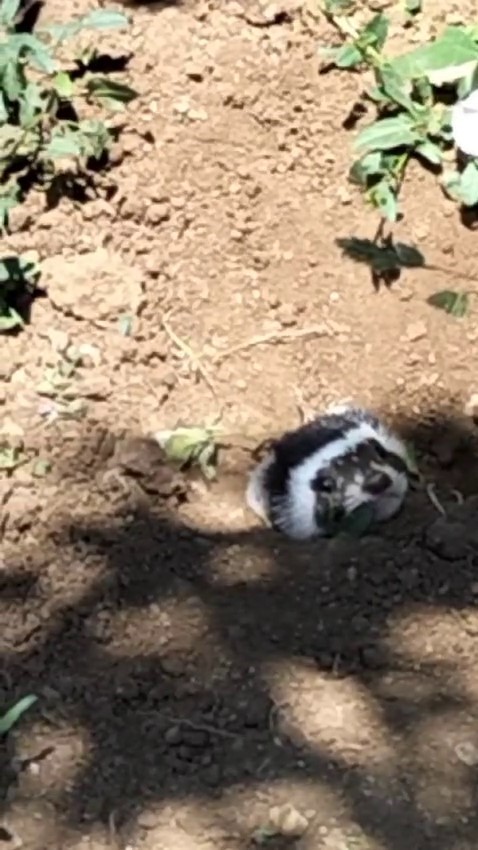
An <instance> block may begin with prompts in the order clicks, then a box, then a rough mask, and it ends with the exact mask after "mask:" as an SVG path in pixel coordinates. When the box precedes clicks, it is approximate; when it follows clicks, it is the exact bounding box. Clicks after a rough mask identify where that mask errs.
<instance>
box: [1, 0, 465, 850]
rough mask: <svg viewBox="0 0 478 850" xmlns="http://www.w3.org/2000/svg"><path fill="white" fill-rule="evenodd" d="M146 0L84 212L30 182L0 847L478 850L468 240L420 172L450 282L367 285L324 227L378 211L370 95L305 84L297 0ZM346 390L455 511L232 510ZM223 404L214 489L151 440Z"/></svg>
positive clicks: (57, 13)
mask: <svg viewBox="0 0 478 850" xmlns="http://www.w3.org/2000/svg"><path fill="white" fill-rule="evenodd" d="M378 5H380V4H375V6H378ZM465 6H466V4H460V9H461V12H462V14H463V16H464V17H465V18H466V17H467V15H466V14H465V13H466V12H467V9H465ZM86 8H87V3H86V2H85V0H77V2H75V4H70V6H69V8H68V9H66V8H65V7H63V5H62V4H59V3H58V2H57V0H47V2H46V6H45V8H44V10H43V13H42V15H43V17H44V19H45V20H47V19H48V20H51V19H56V20H58V19H65V18H67V17H69V16H70V15H71V14H73V13H80V12H83V11H85V10H86ZM468 11H469V15H468V19H470V20H471V19H472V17H473V9H472V6H471V5H470V8H469V10H468ZM131 14H132V27H131V28H130V30H129V31H127V32H125V33H121V34H119V35H118V34H116V33H115V34H114V36H111V37H110V36H105V37H104V40H103V36H102V42H101V46H102V49H104V50H105V52H111V53H112V54H113V55H116V56H118V55H124V54H129V53H132V58H131V60H130V63H129V66H128V74H129V78H130V79H129V81H130V82H131V84H132V85H133V86H135V87H136V88H137V89H138V91H139V92H140V94H141V96H140V98H139V99H138V101H137V102H135V103H134V104H133V105H132V108H131V110H130V112H129V113H128V119H127V124H126V127H125V129H124V131H123V133H122V134H121V136H120V139H119V142H118V143H117V145H116V146H115V148H114V150H113V155H112V168H111V169H110V170H109V171H108V172H107V174H106V175H103V176H102V177H100V178H99V185H98V191H97V193H94V192H92V193H91V195H90V196H88V197H87V198H86V199H85V201H84V203H81V204H80V203H75V202H73V201H70V200H67V199H63V200H62V201H61V203H60V204H59V205H58V206H57V207H56V208H54V209H51V210H46V209H45V208H44V206H43V198H42V196H41V195H36V194H33V195H31V196H30V198H29V201H28V204H27V205H26V206H25V208H24V209H23V208H22V209H21V210H20V211H16V215H15V216H14V219H13V234H12V236H11V237H9V239H8V243H7V248H8V249H10V248H11V249H20V250H22V251H25V250H26V249H29V250H31V251H33V252H36V256H38V257H39V258H40V260H41V261H42V264H43V268H44V278H43V283H44V284H45V287H46V290H47V297H46V298H44V299H42V300H39V301H37V302H36V303H35V305H34V309H33V314H32V322H31V324H30V325H29V326H28V327H27V328H26V329H25V331H24V332H23V333H22V334H20V335H19V336H17V337H9V338H4V339H2V350H3V356H2V359H1V363H0V377H1V382H0V403H1V419H2V431H3V435H4V438H5V440H7V441H8V444H9V445H10V446H14V447H15V446H16V447H17V449H18V451H19V452H20V457H21V459H22V461H23V462H22V464H21V465H20V466H19V467H17V468H16V469H15V471H14V472H13V474H12V475H11V476H10V477H6V476H3V477H2V478H1V479H0V495H1V502H2V517H1V526H0V528H1V535H2V549H1V572H0V604H1V613H2V629H1V632H0V663H1V666H0V672H1V676H0V692H1V704H2V705H4V706H5V707H6V706H8V705H10V704H12V703H13V702H14V701H15V700H16V699H17V698H19V697H20V696H23V695H25V694H27V693H34V694H37V695H38V697H39V700H38V702H37V704H36V705H35V706H34V707H33V708H32V709H31V710H30V711H29V713H28V714H27V715H25V716H24V718H23V719H22V721H21V722H20V723H19V724H18V726H16V727H15V729H14V731H13V733H12V734H11V735H10V736H9V737H8V739H6V740H3V742H2V749H1V771H0V782H1V790H2V814H1V818H2V820H1V828H0V843H2V844H4V845H5V847H6V848H8V847H12V848H13V847H17V846H18V847H19V846H22V847H24V848H31V850H43V848H45V850H46V848H48V850H55V848H62V849H63V848H74V850H80V848H81V850H83V849H84V850H86V848H93V850H106V848H110V847H114V848H123V849H124V850H126V848H131V850H136V848H137V850H163V848H164V850H169V848H171V847H172V848H177V850H193V848H194V850H197V848H199V850H209V848H216V849H217V850H234V849H235V848H237V850H252V848H253V847H258V846H265V847H270V848H273V850H275V848H283V847H297V848H303V849H304V850H316V848H326V850H352V848H367V849H368V850H410V848H420V850H421V848H424V850H425V849H426V848H430V850H431V849H432V848H433V850H465V848H466V850H468V849H469V848H470V850H471V848H475V847H476V846H477V840H478V837H477V836H478V822H477V799H476V796H477V792H476V788H477V765H478V732H477V728H478V726H477V714H478V674H477V662H478V652H477V648H476V635H477V634H478V613H477V611H476V600H477V597H478V572H477V556H478V530H477V524H476V517H477V509H478V504H477V497H476V492H477V486H476V481H477V474H476V472H477V469H476V458H477V448H476V444H475V434H474V425H473V421H472V418H470V416H469V406H468V401H469V399H470V397H472V396H473V394H474V393H475V392H476V391H477V386H476V376H477V374H478V350H477V347H476V341H477V335H478V332H477V326H476V320H475V318H474V317H473V316H471V317H469V318H467V319H464V320H462V321H457V320H454V319H453V318H451V317H448V316H446V315H444V314H440V313H439V312H434V311H433V310H432V309H431V308H430V307H429V306H428V305H427V303H426V298H427V297H428V296H429V295H430V294H432V293H433V292H435V291H436V290H437V289H438V288H444V287H445V286H446V285H447V284H456V283H457V281H458V284H460V283H461V280H460V277H459V276H460V275H461V274H463V275H466V274H467V275H471V276H472V275H473V274H476V270H477V264H478V259H477V258H478V253H477V246H476V238H475V234H474V233H473V232H471V231H469V230H466V229H465V228H464V227H463V225H462V224H461V223H460V221H459V216H458V213H457V210H456V209H455V207H454V206H453V205H452V204H451V203H449V202H448V201H446V200H445V199H444V198H442V197H441V195H440V193H439V191H438V189H437V187H436V184H435V181H434V178H433V177H432V176H431V175H428V174H426V173H425V172H423V171H420V170H419V168H418V167H416V168H415V167H412V168H411V170H410V175H409V177H408V178H407V181H406V183H405V186H404V193H403V201H404V213H405V216H404V220H403V221H402V223H401V224H400V225H399V228H398V233H399V235H400V236H402V238H403V239H404V240H405V241H407V240H413V241H415V242H416V243H417V244H418V245H419V246H420V247H421V248H422V249H423V250H424V252H425V253H426V257H427V260H428V262H429V263H432V264H434V265H436V266H443V267H446V268H448V269H450V272H449V277H446V275H445V279H442V278H439V277H438V275H437V273H436V272H431V271H427V270H423V271H420V272H413V271H412V272H409V273H408V274H407V276H406V278H405V279H404V280H403V281H401V283H400V284H399V285H397V286H395V287H394V288H392V289H391V290H390V291H383V292H380V293H378V294H376V293H374V292H373V290H372V289H371V287H370V281H369V279H368V276H367V272H366V270H365V269H362V268H358V267H356V266H353V265H351V264H350V263H349V262H348V261H346V260H345V259H343V258H341V257H340V256H339V254H338V252H337V249H336V246H335V242H334V240H335V238H336V237H337V236H348V235H351V234H354V235H362V236H370V235H371V234H372V233H373V231H374V227H375V224H376V218H375V215H374V214H373V213H371V212H370V211H368V210H367V209H365V208H364V206H363V203H362V201H361V199H360V198H359V197H358V196H356V195H355V192H354V190H353V188H352V187H351V186H350V185H349V184H348V183H347V181H346V173H347V166H348V163H349V161H350V139H351V136H350V133H347V132H346V131H345V130H344V129H343V127H342V123H343V120H344V118H345V117H346V116H347V114H348V112H349V110H350V107H351V105H352V104H353V102H354V100H355V98H356V97H357V96H358V94H359V93H360V89H361V82H360V79H359V77H358V76H356V75H354V74H343V75H339V74H330V75H322V76H319V74H318V58H317V45H318V44H324V43H329V44H330V43H331V41H332V39H333V34H332V33H331V32H330V30H329V29H328V28H327V27H325V26H324V24H323V23H322V22H321V21H317V20H315V19H314V17H313V16H311V15H309V14H307V13H306V10H305V7H304V4H302V3H298V2H296V3H291V2H286V0H279V2H278V3H276V4H274V5H272V4H263V5H261V4H257V3H255V2H252V0H251V3H248V4H247V6H246V5H245V4H244V5H242V4H240V3H238V2H230V3H228V2H221V3H214V2H210V3H204V2H198V3H193V2H185V3H184V4H181V5H176V4H174V3H169V4H168V3H166V4H159V5H158V6H156V7H153V6H149V7H136V8H134V9H133V10H132V11H131ZM457 14H458V10H457V7H453V8H450V4H445V3H443V2H438V0H437V2H436V3H435V5H434V8H433V10H432V11H430V12H429V13H428V15H427V18H426V23H424V24H421V25H420V24H418V30H417V29H412V30H411V32H409V33H408V35H406V38H410V39H412V40H415V41H416V40H420V38H422V37H424V36H425V35H426V34H427V33H426V27H428V28H429V31H430V32H433V31H434V28H436V27H440V26H442V25H443V22H444V21H445V20H448V21H449V22H451V20H450V16H455V18H456V16H457ZM420 26H421V27H422V29H420ZM395 35H396V37H397V39H400V38H403V33H402V31H401V30H400V28H399V26H398V24H397V29H396V33H395ZM258 337H262V338H265V341H264V342H263V343H262V344H253V343H254V341H255V342H257V338H258ZM71 346H73V348H74V349H75V350H76V354H75V357H77V359H79V361H80V362H79V363H78V365H77V368H76V369H75V370H74V371H73V374H70V375H67V376H65V375H63V378H62V379H61V381H60V380H59V378H58V371H56V372H55V370H56V369H57V366H58V363H59V361H61V360H62V359H64V353H65V352H66V353H67V354H68V352H69V354H68V356H70V355H71V356H72V357H73V355H72V353H71ZM73 359H74V358H73ZM52 370H53V372H52ZM52 375H53V378H52ZM55 375H56V378H55ZM54 378H55V380H56V384H55V386H56V391H55V394H54V397H53V398H51V397H45V396H44V395H41V393H40V390H41V388H42V385H44V382H45V381H47V382H48V381H50V383H51V381H52V380H53V379H54ZM350 396H353V397H355V398H356V400H358V401H359V402H362V403H365V404H369V405H372V406H373V407H374V408H376V409H377V410H378V411H380V412H381V413H382V414H383V415H384V416H386V417H387V418H388V419H390V420H391V421H393V422H395V424H396V425H397V427H399V428H401V429H402V430H403V433H404V434H405V435H406V436H407V438H408V439H410V440H411V441H412V442H413V443H414V445H415V447H416V450H417V453H418V456H419V459H420V461H421V464H422V469H423V471H424V472H425V473H426V474H427V476H428V477H429V479H430V480H431V481H432V482H434V484H435V487H436V490H435V492H436V494H437V495H438V497H439V499H440V502H441V503H442V505H443V506H444V509H445V510H446V516H442V515H440V514H439V513H437V510H436V508H435V507H434V505H433V504H432V502H431V501H430V500H429V499H428V498H427V497H426V496H425V494H424V492H423V491H420V490H419V491H417V492H414V493H413V494H412V495H411V496H410V499H409V501H408V503H407V506H406V508H405V510H404V511H403V513H402V515H401V516H400V517H399V518H397V520H396V521H394V522H393V523H390V524H389V525H387V526H386V527H384V528H383V529H381V530H380V534H377V535H375V536H370V537H367V538H364V539H363V540H361V541H339V540H336V541H333V542H330V543H323V544H320V545H315V546H297V545H296V546H294V545H289V544H287V543H284V542H282V541H281V540H279V539H278V538H277V537H276V536H275V535H273V534H271V533H269V532H267V531H265V530H263V529H261V528H259V527H257V525H256V524H255V522H254V519H253V517H251V516H250V515H249V514H248V513H247V512H246V511H245V510H244V505H243V496H242V492H243V487H244V477H245V473H246V471H247V467H248V464H249V463H250V455H249V453H248V448H250V446H251V445H252V444H253V443H254V442H255V441H259V440H260V439H262V438H263V437H264V436H265V435H270V434H271V433H274V432H275V431H277V430H278V429H282V428H286V427H289V426H291V425H293V424H295V423H296V422H297V421H298V412H297V405H298V404H300V405H302V406H304V405H305V406H308V407H317V408H320V407H321V406H323V405H324V404H326V403H329V402H330V401H332V400H336V399H337V398H343V397H350ZM81 414H83V415H82V416H81ZM219 414H221V416H222V422H223V424H224V426H225V428H226V429H227V430H228V431H230V432H231V433H232V434H236V435H237V434H239V435H241V439H238V440H236V441H234V440H231V442H234V448H233V449H228V450H226V451H225V452H224V453H223V455H222V457H221V467H220V469H221V474H220V477H219V481H218V482H217V483H216V484H212V485H211V486H210V487H206V486H205V485H204V484H203V483H201V481H199V480H198V479H196V480H186V479H184V478H183V477H181V476H179V475H177V474H173V473H172V472H170V471H168V470H167V469H166V468H165V467H164V465H163V464H162V458H161V457H160V456H159V453H158V451H157V450H155V448H154V446H153V445H151V443H149V442H147V441H145V440H143V439H141V438H142V437H143V436H144V435H147V434H148V433H149V432H151V431H152V430H154V429H158V428H165V427H173V426H174V425H175V424H176V423H177V422H178V420H181V421H183V422H186V423H192V424H195V423H199V424H201V423H203V422H204V421H205V420H212V419H214V418H215V417H216V416H217V415H219ZM453 491H458V494H457V493H456V492H453Z"/></svg>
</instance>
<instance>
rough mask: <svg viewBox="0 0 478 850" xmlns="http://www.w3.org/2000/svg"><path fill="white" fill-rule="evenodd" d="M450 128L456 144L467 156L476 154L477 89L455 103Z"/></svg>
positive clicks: (477, 151)
mask: <svg viewBox="0 0 478 850" xmlns="http://www.w3.org/2000/svg"><path fill="white" fill-rule="evenodd" d="M451 128H452V132H453V139H454V141H455V144H456V146H457V147H458V148H460V150H461V151H463V153H466V154H468V156H478V89H475V91H472V92H471V94H469V95H468V97H465V98H464V99H463V100H459V101H458V103H455V105H454V107H453V109H452V113H451Z"/></svg>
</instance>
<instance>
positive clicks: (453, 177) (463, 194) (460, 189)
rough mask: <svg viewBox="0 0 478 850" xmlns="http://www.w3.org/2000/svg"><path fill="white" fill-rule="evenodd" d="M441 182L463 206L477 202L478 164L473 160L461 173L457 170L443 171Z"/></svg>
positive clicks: (448, 192)
mask: <svg viewBox="0 0 478 850" xmlns="http://www.w3.org/2000/svg"><path fill="white" fill-rule="evenodd" d="M441 183H442V186H443V188H444V189H445V192H446V193H447V195H449V196H450V198H452V199H453V200H454V201H458V202H459V203H461V204H463V205H464V206H465V207H474V206H475V204H478V165H477V164H476V162H475V161H472V162H469V163H468V165H467V166H466V168H465V170H464V171H463V172H462V173H461V174H460V172H458V171H445V173H444V174H443V177H442V181H441Z"/></svg>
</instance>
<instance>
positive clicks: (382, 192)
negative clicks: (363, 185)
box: [368, 178, 398, 221]
mask: <svg viewBox="0 0 478 850" xmlns="http://www.w3.org/2000/svg"><path fill="white" fill-rule="evenodd" d="M368 198H369V200H370V201H371V203H372V204H373V205H374V207H377V208H378V209H379V210H380V212H381V213H382V215H383V216H385V218H387V219H388V220H389V221H396V220H397V214H398V204H397V195H396V192H395V191H394V190H393V188H392V186H391V185H390V183H389V181H388V180H387V179H386V178H385V179H383V180H381V181H380V183H377V185H376V186H374V187H373V188H372V189H370V190H369V192H368Z"/></svg>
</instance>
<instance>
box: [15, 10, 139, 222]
mask: <svg viewBox="0 0 478 850" xmlns="http://www.w3.org/2000/svg"><path fill="white" fill-rule="evenodd" d="M20 2H21V0H1V3H0V186H1V188H0V231H1V230H5V229H6V228H7V227H8V217H9V213H10V210H11V209H12V207H14V206H15V205H16V204H18V203H19V202H21V200H22V199H23V197H24V193H25V186H26V185H29V184H31V182H32V181H34V180H35V179H40V180H41V181H42V182H43V183H44V184H45V183H47V182H48V181H51V180H53V179H54V177H55V175H57V173H58V171H59V170H61V169H59V161H61V160H64V159H67V161H68V167H69V168H70V169H71V167H72V166H71V163H72V162H73V164H74V167H76V168H77V169H78V170H81V169H82V168H84V166H85V165H86V164H87V162H88V160H91V159H93V160H95V159H96V160H98V159H99V158H100V157H101V156H102V154H103V153H104V152H105V150H106V149H107V148H108V145H109V144H110V142H111V139H112V136H111V132H110V130H109V129H108V128H107V126H106V123H105V122H104V121H102V120H100V119H98V118H93V117H82V113H83V111H84V110H83V107H84V104H95V103H96V104H98V103H99V104H101V105H103V106H104V107H106V108H108V109H118V108H122V106H123V105H124V104H125V103H128V102H129V101H130V100H132V98H134V97H135V95H136V93H135V92H134V91H133V89H131V88H130V87H129V86H126V85H123V84H120V83H118V82H116V81H112V80H109V79H108V78H107V77H104V76H103V77H98V76H94V75H93V74H92V73H90V71H89V70H88V67H89V65H88V62H89V60H90V59H91V56H92V53H91V52H90V54H89V56H88V57H86V58H87V61H86V64H85V55H82V56H81V57H78V59H77V60H76V62H75V63H73V67H72V68H70V69H69V70H66V69H64V68H62V67H61V66H60V64H59V61H58V60H57V58H56V53H57V50H58V47H59V45H60V44H61V43H62V42H63V41H64V40H65V39H66V38H68V37H69V36H72V35H76V34H77V33H78V32H79V31H80V30H81V29H84V28H89V29H93V30H104V29H112V28H117V27H123V26H125V25H126V24H127V23H128V19H127V18H126V17H125V16H124V15H122V14H121V13H119V12H114V11H108V10H106V9H97V10H95V11H93V12H90V13H88V14H87V15H85V16H84V17H82V18H79V19H77V20H75V21H72V22H71V23H69V24H66V25H63V26H51V27H47V28H45V29H43V30H39V31H38V32H37V33H36V34H30V33H21V32H16V31H15V22H16V18H17V15H18V13H19V8H20ZM79 69H80V70H79Z"/></svg>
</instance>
